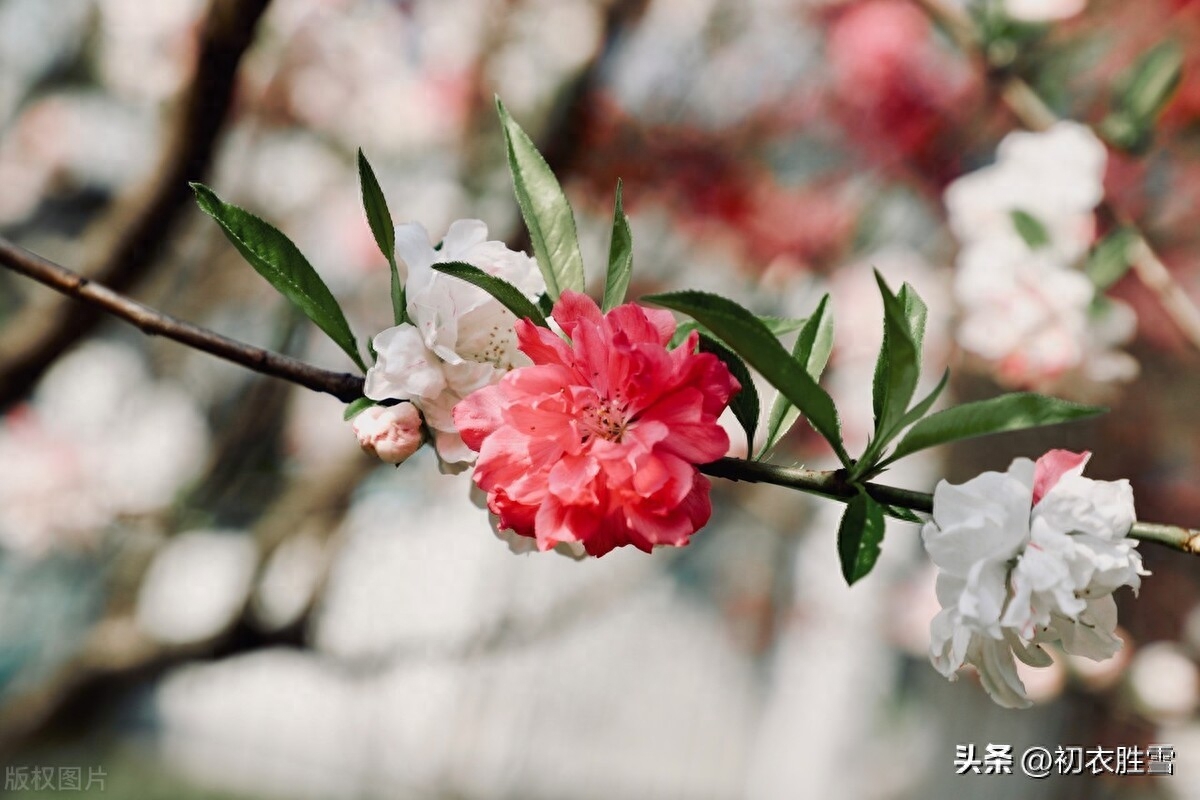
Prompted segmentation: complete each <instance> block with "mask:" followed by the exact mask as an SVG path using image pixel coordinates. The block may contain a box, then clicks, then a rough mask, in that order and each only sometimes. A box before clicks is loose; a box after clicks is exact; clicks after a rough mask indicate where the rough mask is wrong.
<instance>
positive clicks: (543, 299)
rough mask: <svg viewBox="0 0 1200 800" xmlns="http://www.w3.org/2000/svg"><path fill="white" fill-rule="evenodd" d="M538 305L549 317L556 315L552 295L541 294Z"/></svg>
mask: <svg viewBox="0 0 1200 800" xmlns="http://www.w3.org/2000/svg"><path fill="white" fill-rule="evenodd" d="M537 305H538V308H540V309H541V310H542V313H543V314H544V315H546V316H547V317H548V316H550V315H551V314H553V313H554V301H553V300H551V299H550V295H548V294H539V295H538V299H537Z"/></svg>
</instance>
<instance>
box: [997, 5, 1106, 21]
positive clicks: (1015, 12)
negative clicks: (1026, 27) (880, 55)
mask: <svg viewBox="0 0 1200 800" xmlns="http://www.w3.org/2000/svg"><path fill="white" fill-rule="evenodd" d="M1085 8H1087V0H1004V13H1006V14H1008V16H1010V17H1012V18H1013V19H1017V20H1021V21H1022V22H1053V21H1054V20H1059V19H1067V18H1068V17H1073V16H1075V15H1076V14H1078V13H1080V12H1081V11H1083V10H1084V9H1085Z"/></svg>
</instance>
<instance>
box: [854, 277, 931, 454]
mask: <svg viewBox="0 0 1200 800" xmlns="http://www.w3.org/2000/svg"><path fill="white" fill-rule="evenodd" d="M875 281H876V282H877V283H878V284H879V293H880V295H881V296H882V297H883V344H882V345H881V346H880V348H879V358H878V359H877V360H876V362H875V380H874V382H873V384H872V387H871V396H872V400H873V405H874V409H875V442H874V445H875V448H876V449H877V448H881V447H883V446H884V445H885V444H886V443H887V434H888V433H889V431H891V430H892V428H893V427H894V426H895V424H896V422H897V421H898V420H899V419H900V418H901V417H903V416H904V412H905V410H906V409H907V408H908V401H910V400H912V396H913V392H914V391H916V388H917V380H918V379H919V378H920V377H921V351H920V347H919V346H918V344H917V341H916V337H915V336H914V334H915V333H919V334H921V335H923V334H924V328H925V304H924V303H922V302H921V299H920V298H919V297H916V292H915V291H913V290H912V288H911V287H909V286H908V284H905V285H904V286H903V287H902V288H901V290H900V294H899V295H894V294H892V290H891V289H889V288H888V285H887V283H886V282H885V281H884V279H883V276H882V275H880V274H879V272H878V270H876V272H875ZM914 325H915V326H916V327H917V328H919V331H914ZM864 466H869V465H864Z"/></svg>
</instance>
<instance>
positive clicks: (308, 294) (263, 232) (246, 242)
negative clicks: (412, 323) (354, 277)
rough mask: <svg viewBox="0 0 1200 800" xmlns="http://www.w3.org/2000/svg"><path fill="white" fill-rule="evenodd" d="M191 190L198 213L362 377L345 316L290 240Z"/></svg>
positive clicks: (200, 187)
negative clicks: (205, 216)
mask: <svg viewBox="0 0 1200 800" xmlns="http://www.w3.org/2000/svg"><path fill="white" fill-rule="evenodd" d="M191 187H192V191H194V192H195V193H196V202H197V203H198V204H199V205H200V208H201V209H202V210H203V211H204V213H206V214H208V215H209V216H210V217H212V218H213V219H215V220H216V221H217V224H218V225H220V226H221V230H222V231H224V232H225V236H226V238H228V239H229V241H230V242H232V243H233V246H234V247H236V248H237V249H238V251H239V252H240V253H241V254H242V256H243V257H245V259H246V260H247V261H248V262H250V266H252V267H254V269H255V270H256V271H257V272H258V274H259V275H262V276H263V277H264V278H266V279H267V281H268V282H269V283H270V284H271V285H272V286H274V287H275V289H276V290H278V291H279V293H280V294H282V295H283V296H284V297H286V298H287V299H288V300H290V301H291V302H292V303H293V304H294V305H295V306H296V307H297V308H299V309H300V310H301V311H302V312H304V315H305V316H306V317H308V318H309V319H310V320H312V321H313V322H315V323H316V324H317V327H319V328H320V329H321V330H323V331H324V332H325V333H326V335H328V336H329V338H330V339H333V341H334V342H335V343H336V344H337V345H338V347H340V348H342V350H344V351H345V352H346V355H348V356H350V358H351V359H352V360H353V361H354V363H355V364H357V365H358V367H359V369H361V370H363V371H364V372H365V371H366V369H367V366H366V364H364V363H363V360H362V355H360V354H359V352H358V345H357V343H356V342H355V341H354V334H353V333H352V332H351V330H350V324H349V323H348V322H346V315H345V314H343V313H342V309H341V306H339V305H338V303H337V300H335V299H334V297H333V293H332V292H330V291H329V287H328V286H326V285H325V281H323V280H321V276H320V275H318V274H317V271H316V270H315V269H313V267H312V265H311V264H309V263H308V260H307V259H306V258H305V257H304V256H303V254H301V252H300V250H299V248H297V247H296V245H295V244H293V243H292V240H291V239H289V238H288V237H286V236H284V235H283V233H281V232H280V231H279V230H278V229H277V228H275V227H273V226H272V225H270V224H268V223H266V222H264V221H263V220H261V219H259V218H258V217H256V216H254V215H253V214H251V213H250V212H248V211H246V210H245V209H241V208H238V207H237V206H234V205H230V204H228V203H225V202H223V201H222V200H221V198H219V197H217V194H216V193H215V192H214V191H213V190H212V189H210V188H208V187H207V186H205V185H204V184H201V183H193V184H191Z"/></svg>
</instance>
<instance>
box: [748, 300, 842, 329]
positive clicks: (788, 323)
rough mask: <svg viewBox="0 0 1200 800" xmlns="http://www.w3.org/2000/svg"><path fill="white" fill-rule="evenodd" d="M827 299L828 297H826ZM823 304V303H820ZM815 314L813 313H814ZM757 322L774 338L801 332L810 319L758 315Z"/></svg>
mask: <svg viewBox="0 0 1200 800" xmlns="http://www.w3.org/2000/svg"><path fill="white" fill-rule="evenodd" d="M826 297H828V295H826ZM822 302H824V301H822ZM814 313H815V312H814ZM758 318H759V320H761V321H762V324H763V325H766V326H767V330H769V331H770V332H771V333H773V334H775V335H776V336H786V335H788V334H789V333H795V332H796V331H798V330H801V329H802V328H803V327H804V326H805V324H806V323H807V322H808V321H809V319H811V317H808V318H804V319H793V318H791V317H771V316H763V315H761V314H760V315H759V317H758Z"/></svg>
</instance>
